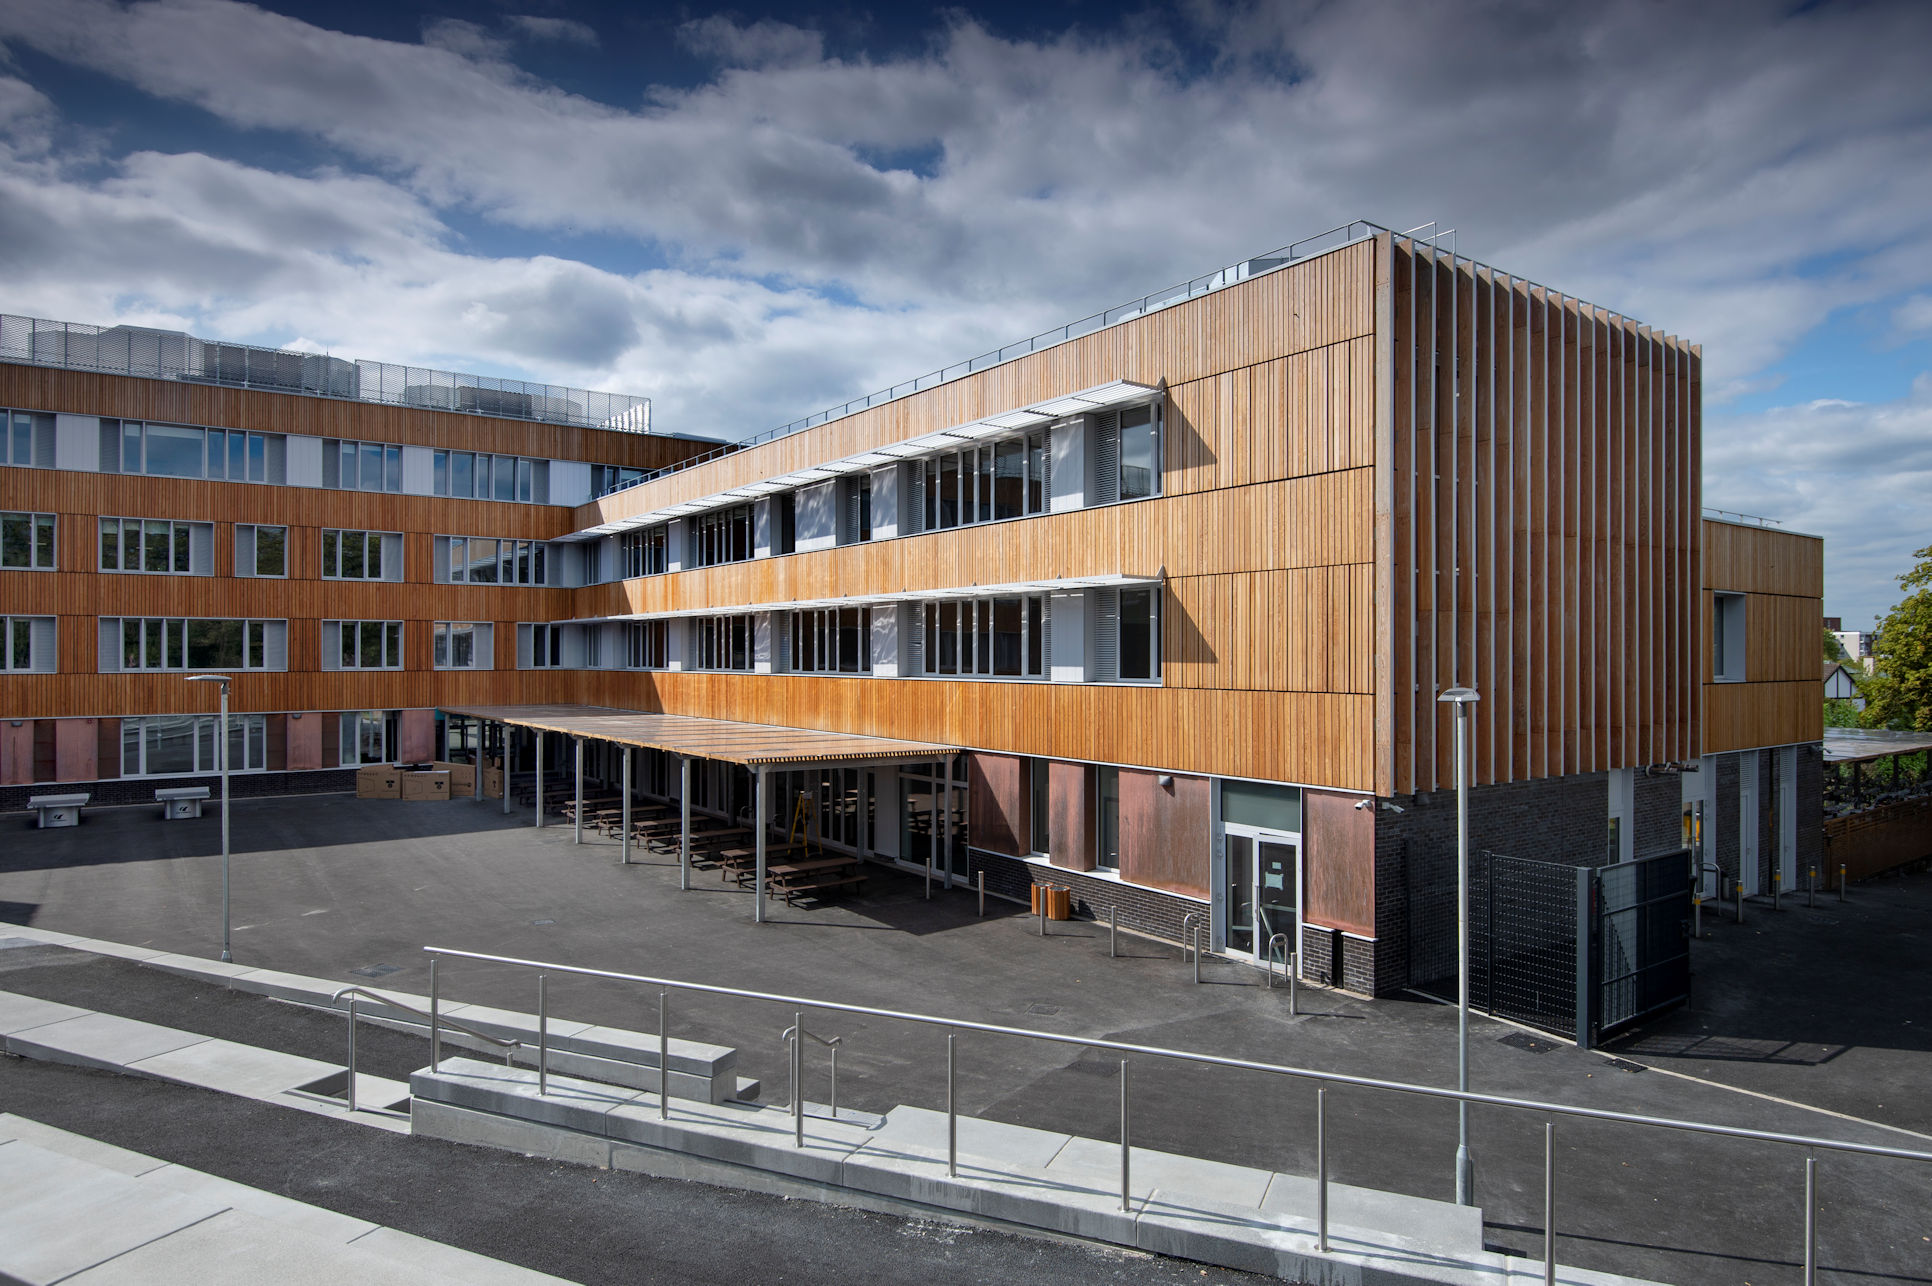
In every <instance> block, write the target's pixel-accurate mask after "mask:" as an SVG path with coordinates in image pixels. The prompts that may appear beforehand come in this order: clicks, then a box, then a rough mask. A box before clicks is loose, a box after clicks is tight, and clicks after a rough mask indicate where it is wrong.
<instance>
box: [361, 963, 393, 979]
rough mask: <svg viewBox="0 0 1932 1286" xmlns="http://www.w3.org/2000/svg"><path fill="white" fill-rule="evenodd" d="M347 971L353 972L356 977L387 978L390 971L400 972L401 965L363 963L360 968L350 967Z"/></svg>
mask: <svg viewBox="0 0 1932 1286" xmlns="http://www.w3.org/2000/svg"><path fill="white" fill-rule="evenodd" d="M349 972H350V973H352V974H354V975H355V976H356V977H358V978H387V977H388V976H389V975H390V974H392V973H401V972H402V966H401V965H390V964H372V965H364V966H362V968H360V969H351V970H349Z"/></svg>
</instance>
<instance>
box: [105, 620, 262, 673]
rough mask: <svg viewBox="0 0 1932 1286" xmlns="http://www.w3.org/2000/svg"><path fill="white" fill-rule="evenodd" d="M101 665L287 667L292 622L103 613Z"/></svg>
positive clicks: (144, 667) (134, 667)
mask: <svg viewBox="0 0 1932 1286" xmlns="http://www.w3.org/2000/svg"><path fill="white" fill-rule="evenodd" d="M100 662H101V670H102V672H103V673H113V672H114V671H116V670H130V671H131V670H285V669H287V668H288V622H286V621H253V620H203V619H195V618H182V617H175V616H168V617H134V616H103V617H102V618H101V652H100Z"/></svg>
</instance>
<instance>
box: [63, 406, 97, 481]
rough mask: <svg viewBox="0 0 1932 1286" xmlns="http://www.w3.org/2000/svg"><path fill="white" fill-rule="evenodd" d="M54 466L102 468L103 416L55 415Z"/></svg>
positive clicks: (85, 469) (89, 470)
mask: <svg viewBox="0 0 1932 1286" xmlns="http://www.w3.org/2000/svg"><path fill="white" fill-rule="evenodd" d="M53 467H54V468H56V469H74V470H78V471H80V472H83V473H98V472H99V471H100V467H101V417H100V416H98V415H56V416H55V417H54V459H53Z"/></svg>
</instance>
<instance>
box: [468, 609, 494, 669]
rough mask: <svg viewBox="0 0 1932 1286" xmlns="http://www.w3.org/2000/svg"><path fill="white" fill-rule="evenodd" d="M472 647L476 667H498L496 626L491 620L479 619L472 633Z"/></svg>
mask: <svg viewBox="0 0 1932 1286" xmlns="http://www.w3.org/2000/svg"><path fill="white" fill-rule="evenodd" d="M472 638H473V640H474V641H473V642H472V644H471V648H472V651H473V654H474V657H475V662H476V668H477V669H479V670H494V669H495V668H496V626H495V625H494V624H492V623H491V622H489V621H478V622H476V623H475V627H474V630H473V633H472Z"/></svg>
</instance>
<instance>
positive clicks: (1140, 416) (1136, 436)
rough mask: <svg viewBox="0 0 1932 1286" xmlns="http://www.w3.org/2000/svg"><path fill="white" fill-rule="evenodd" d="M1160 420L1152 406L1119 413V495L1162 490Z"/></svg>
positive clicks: (1133, 497)
mask: <svg viewBox="0 0 1932 1286" xmlns="http://www.w3.org/2000/svg"><path fill="white" fill-rule="evenodd" d="M1159 427H1160V423H1159V420H1158V419H1157V418H1156V416H1155V415H1154V408H1153V407H1151V406H1137V407H1135V408H1133V409H1132V410H1129V411H1122V412H1121V413H1120V498H1121V499H1122V500H1138V499H1140V498H1141V497H1143V496H1154V495H1159V494H1160V489H1161V471H1160V433H1159Z"/></svg>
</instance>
